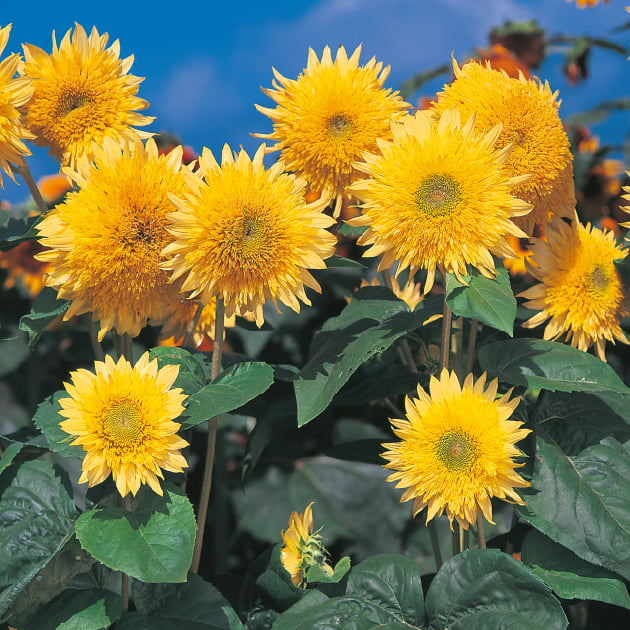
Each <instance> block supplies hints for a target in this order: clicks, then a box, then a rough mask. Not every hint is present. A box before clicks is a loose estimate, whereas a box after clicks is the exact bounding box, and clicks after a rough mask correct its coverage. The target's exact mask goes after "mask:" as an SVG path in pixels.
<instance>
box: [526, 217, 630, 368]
mask: <svg viewBox="0 0 630 630" xmlns="http://www.w3.org/2000/svg"><path fill="white" fill-rule="evenodd" d="M545 238H546V240H541V239H534V240H533V242H534V244H533V245H532V252H533V255H532V258H531V259H530V261H528V263H527V268H528V271H529V272H530V273H531V274H532V275H533V276H534V278H536V279H537V280H540V283H539V284H536V285H534V286H533V287H531V288H529V289H527V290H526V291H523V292H522V293H520V294H519V295H518V296H517V297H524V298H527V299H528V300H529V301H528V302H525V306H526V307H527V308H530V309H533V310H537V311H540V312H539V313H537V314H536V315H534V316H533V317H532V318H530V319H528V320H527V321H526V322H525V323H524V324H523V326H525V327H526V328H533V327H535V326H539V325H540V324H542V323H543V322H544V321H545V320H547V319H549V320H550V321H549V322H548V323H547V326H546V327H545V332H544V338H545V339H552V340H553V339H557V338H558V337H560V336H561V335H562V334H563V333H565V332H566V339H567V341H569V342H570V343H571V345H572V346H573V347H574V348H579V349H580V350H584V351H586V350H588V349H589V348H590V347H591V346H592V345H595V349H596V352H597V356H598V357H599V358H600V359H601V360H602V361H605V360H606V354H605V347H606V340H607V339H608V340H609V341H612V342H613V343H614V342H615V339H617V340H619V341H621V342H623V343H628V340H627V338H626V335H625V333H624V331H623V329H622V328H621V325H620V320H621V318H622V317H625V316H627V315H628V295H627V292H626V289H625V286H624V284H623V281H622V279H621V277H620V276H619V272H618V271H617V269H616V267H615V265H614V261H615V260H619V259H623V258H625V257H626V256H627V254H628V252H627V250H624V249H621V247H619V246H618V245H617V243H616V241H615V235H614V234H613V233H612V232H607V231H603V230H599V229H597V228H595V227H591V225H590V224H587V225H586V226H584V225H581V224H580V223H575V224H573V225H569V224H568V223H567V222H565V221H564V220H563V219H561V218H559V217H557V218H555V219H554V221H553V222H552V223H551V224H550V225H547V226H546V228H545Z"/></svg>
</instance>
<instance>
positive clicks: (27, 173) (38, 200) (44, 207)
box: [10, 162, 49, 214]
mask: <svg viewBox="0 0 630 630" xmlns="http://www.w3.org/2000/svg"><path fill="white" fill-rule="evenodd" d="M10 166H11V170H12V171H13V172H14V173H15V174H16V175H20V177H21V178H22V179H23V180H24V183H25V184H26V186H27V187H28V191H29V192H30V193H31V197H33V201H34V202H35V204H36V205H37V208H38V209H39V211H40V212H41V213H42V214H46V213H47V212H48V209H49V208H48V204H47V203H46V202H45V201H44V198H43V197H42V193H40V192H39V188H38V187H37V184H36V183H35V180H34V179H33V175H32V174H31V170H30V169H29V167H28V164H26V162H25V163H24V164H21V165H18V164H11V165H10Z"/></svg>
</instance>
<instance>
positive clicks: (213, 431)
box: [190, 297, 225, 573]
mask: <svg viewBox="0 0 630 630" xmlns="http://www.w3.org/2000/svg"><path fill="white" fill-rule="evenodd" d="M224 329H225V304H224V301H223V298H222V297H217V311H216V320H215V324H214V347H213V349H212V380H214V379H215V378H217V376H219V373H220V372H221V357H222V354H223V331H224ZM218 422H219V419H218V418H217V417H216V416H215V417H214V418H210V422H209V426H208V448H207V450H206V467H205V469H204V471H203V481H202V484H201V495H200V496H199V512H198V514H197V537H196V538H195V549H194V551H193V558H192V564H191V566H190V569H191V571H192V572H193V573H197V572H198V571H199V562H200V560H201V548H202V546H203V535H204V530H205V526H206V515H207V513H208V504H209V502H210V490H211V489H212V469H213V468H214V452H215V447H216V443H217V425H218Z"/></svg>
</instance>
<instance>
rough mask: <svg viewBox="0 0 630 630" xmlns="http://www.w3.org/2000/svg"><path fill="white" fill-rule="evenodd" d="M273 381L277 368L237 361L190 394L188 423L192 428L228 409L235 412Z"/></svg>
mask: <svg viewBox="0 0 630 630" xmlns="http://www.w3.org/2000/svg"><path fill="white" fill-rule="evenodd" d="M272 383H273V369H272V368H271V366H270V365H267V364H266V363H260V362H247V363H237V364H235V365H232V366H231V367H230V368H228V369H227V370H226V371H225V372H223V373H222V374H220V375H219V376H218V378H217V379H216V380H215V381H213V382H212V383H210V384H209V385H206V386H205V387H203V388H202V389H200V390H199V391H198V392H196V393H195V394H193V395H192V396H190V398H189V399H188V401H187V403H186V404H187V407H186V414H187V415H188V416H189V417H187V418H186V419H185V420H184V426H185V427H190V426H193V425H195V424H199V423H200V422H203V421H204V420H208V419H209V418H213V417H215V416H218V415H219V414H222V413H227V412H228V411H234V410H235V409H238V408H239V407H242V406H243V405H244V404H245V403H247V402H249V401H250V400H252V399H253V398H256V396H258V395H259V394H262V393H263V392H265V391H267V389H269V387H270V386H271V384H272Z"/></svg>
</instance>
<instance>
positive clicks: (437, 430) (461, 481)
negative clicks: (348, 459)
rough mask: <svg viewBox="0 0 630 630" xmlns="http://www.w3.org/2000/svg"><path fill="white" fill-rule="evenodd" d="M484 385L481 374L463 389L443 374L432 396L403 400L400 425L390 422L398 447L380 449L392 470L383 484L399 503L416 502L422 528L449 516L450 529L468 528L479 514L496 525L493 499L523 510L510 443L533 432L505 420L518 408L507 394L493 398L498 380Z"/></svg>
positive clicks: (514, 453)
mask: <svg viewBox="0 0 630 630" xmlns="http://www.w3.org/2000/svg"><path fill="white" fill-rule="evenodd" d="M485 385H486V374H485V373H484V374H482V375H481V377H480V378H479V379H478V380H477V381H476V382H474V379H473V376H472V374H469V375H468V376H467V377H466V380H465V381H464V384H463V386H462V385H460V383H459V380H458V379H457V376H456V375H455V373H454V372H449V371H448V370H446V369H444V370H442V373H441V375H440V378H439V379H438V378H436V377H434V376H431V381H430V384H429V389H430V394H427V393H426V392H425V391H424V390H423V389H422V387H421V386H418V398H415V399H412V398H409V397H407V399H406V401H405V411H406V418H405V419H392V420H391V423H392V425H393V429H394V433H395V434H396V435H397V436H398V437H399V438H400V441H399V442H393V443H389V444H383V446H384V447H385V448H387V449H388V450H387V451H386V452H385V453H383V455H382V457H383V458H384V459H386V460H388V461H387V464H385V467H386V468H390V469H393V470H395V471H396V472H394V473H392V474H391V475H390V476H389V477H388V478H387V479H388V481H396V482H397V484H396V487H398V488H406V490H405V492H404V493H403V495H402V497H401V499H400V500H401V502H402V501H409V500H411V499H413V500H414V504H413V515H414V516H416V515H417V514H418V513H419V512H420V511H421V510H423V509H424V508H425V507H426V508H428V510H427V522H429V521H430V520H431V519H432V518H433V517H434V516H441V515H442V514H443V513H446V516H447V517H448V519H449V520H450V522H451V528H452V527H453V520H454V519H455V520H457V522H458V523H459V524H460V525H461V526H462V527H463V528H464V529H468V526H469V525H471V524H474V523H475V522H476V521H477V515H478V512H479V511H481V514H482V515H483V517H484V518H485V519H486V520H488V521H490V522H493V521H492V504H491V499H492V498H493V497H496V498H499V499H504V500H506V501H510V502H513V503H518V504H519V505H523V504H524V502H523V500H522V499H521V498H520V497H519V495H518V494H517V493H516V492H515V491H514V488H525V487H527V486H529V485H530V484H529V482H528V481H526V480H525V479H523V478H522V477H521V476H520V475H519V474H518V473H517V472H515V468H518V467H520V466H522V464H520V463H518V462H515V461H514V458H516V457H519V456H520V455H521V452H520V451H519V449H518V448H516V446H515V444H516V443H517V442H519V441H520V440H522V439H523V438H524V437H525V436H526V435H527V434H528V433H529V432H530V431H529V429H523V428H521V427H522V423H521V422H517V421H514V420H509V418H510V416H511V415H512V413H513V412H514V410H515V409H516V407H517V405H518V402H519V398H518V397H516V398H512V399H510V395H511V392H512V390H510V391H509V392H508V393H507V394H505V395H503V396H501V397H500V398H498V399H497V398H496V394H497V385H498V381H497V379H495V380H494V381H492V382H491V383H489V384H488V386H487V388H486V386H485Z"/></svg>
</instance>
